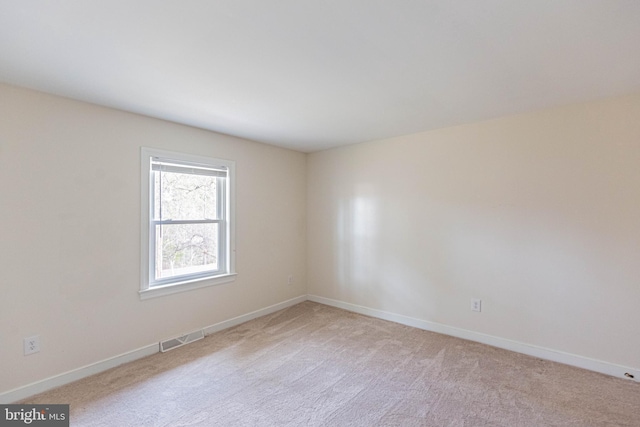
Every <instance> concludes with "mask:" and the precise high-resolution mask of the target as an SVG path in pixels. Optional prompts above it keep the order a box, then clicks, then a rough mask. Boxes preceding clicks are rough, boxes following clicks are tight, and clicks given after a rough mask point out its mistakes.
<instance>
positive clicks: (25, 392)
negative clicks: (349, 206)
mask: <svg viewBox="0 0 640 427" xmlns="http://www.w3.org/2000/svg"><path fill="white" fill-rule="evenodd" d="M306 300H307V296H306V295H302V296H299V297H296V298H292V299H290V300H287V301H283V302H281V303H278V304H274V305H271V306H269V307H265V308H263V309H260V310H256V311H253V312H251V313H248V314H244V315H242V316H238V317H234V318H233V319H229V320H225V321H224V322H220V323H216V324H215V325H211V326H208V327H206V328H203V329H204V333H205V335H209V334H212V333H214V332H218V331H221V330H223V329H227V328H230V327H232V326H236V325H239V324H241V323H244V322H247V321H249V320H252V319H255V318H257V317H260V316H264V315H266V314H271V313H274V312H276V311H278V310H282V309H283V308H287V307H291V306H292V305H295V304H298V303H301V302H303V301H306ZM159 351H160V350H159V343H155V344H150V345H147V346H145V347H142V348H139V349H137V350H133V351H130V352H127V353H124V354H121V355H118V356H115V357H111V358H109V359H105V360H101V361H99V362H96V363H92V364H90V365H86V366H83V367H81V368H77V369H74V370H71V371H69V372H65V373H62V374H59V375H55V376H53V377H50V378H46V379H44V380H41V381H36V382H34V383H31V384H27V385H25V386H22V387H18V388H15V389H13V390H9V391H5V392H2V393H0V404H7V403H13V402H18V401H20V400H23V399H26V398H28V397H30V396H34V395H36V394H39V393H42V392H45V391H47V390H51V389H52V388H56V387H60V386H62V385H65V384H69V383H71V382H73V381H77V380H79V379H82V378H85V377H88V376H91V375H95V374H98V373H100V372H103V371H106V370H107V369H111V368H115V367H116V366H119V365H122V364H124V363H128V362H132V361H134V360H137V359H141V358H143V357H146V356H151V355H152V354H155V353H158V352H159Z"/></svg>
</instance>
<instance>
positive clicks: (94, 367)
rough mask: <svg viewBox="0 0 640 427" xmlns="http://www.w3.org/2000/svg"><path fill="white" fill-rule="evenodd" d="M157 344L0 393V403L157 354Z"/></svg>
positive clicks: (15, 400)
mask: <svg viewBox="0 0 640 427" xmlns="http://www.w3.org/2000/svg"><path fill="white" fill-rule="evenodd" d="M158 348H159V347H158V343H156V344H150V345H147V346H144V347H141V348H139V349H137V350H133V351H129V352H127V353H123V354H120V355H118V356H115V357H111V358H109V359H105V360H101V361H99V362H96V363H92V364H90V365H86V366H83V367H81V368H77V369H73V370H71V371H68V372H64V373H62V374H59V375H56V376H53V377H49V378H46V379H44V380H41V381H36V382H34V383H31V384H27V385H25V386H22V387H18V388H15V389H13V390H9V391H5V392H4V393H0V403H3V404H5V403H13V402H17V401H20V400H22V399H26V398H28V397H29V396H34V395H36V394H39V393H42V392H45V391H47V390H51V389H52V388H56V387H60V386H62V385H65V384H69V383H71V382H73V381H77V380H79V379H82V378H85V377H88V376H91V375H95V374H98V373H100V372H103V371H106V370H107V369H111V368H115V367H116V366H119V365H122V364H124V363H128V362H132V361H134V360H137V359H141V358H143V357H146V356H150V355H152V354H155V353H157V352H158Z"/></svg>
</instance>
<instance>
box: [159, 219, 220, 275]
mask: <svg viewBox="0 0 640 427" xmlns="http://www.w3.org/2000/svg"><path fill="white" fill-rule="evenodd" d="M218 227H219V224H217V223H213V224H163V225H156V271H155V276H156V280H158V279H163V278H167V277H173V276H180V275H183V274H193V273H202V272H206V271H215V270H218Z"/></svg>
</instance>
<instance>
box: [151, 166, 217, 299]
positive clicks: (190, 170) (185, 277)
mask: <svg viewBox="0 0 640 427" xmlns="http://www.w3.org/2000/svg"><path fill="white" fill-rule="evenodd" d="M185 165H188V166H182V164H181V162H180V163H179V162H176V161H172V162H170V163H169V162H167V163H159V160H158V158H152V159H151V168H150V169H151V170H150V171H149V176H150V178H149V193H150V209H149V288H150V289H151V288H154V287H160V286H166V285H173V284H176V282H180V281H191V280H198V279H202V278H206V277H213V276H218V275H223V274H227V273H229V268H228V262H227V246H228V239H227V223H226V217H227V180H226V178H227V170H226V169H227V168H226V167H224V170H223V169H222V168H220V169H215V168H211V167H210V166H206V167H199V168H194V167H192V166H194V165H195V164H190V163H188V162H185ZM156 172H159V173H162V172H168V173H180V174H194V175H205V176H215V177H217V178H216V180H217V182H216V217H217V218H216V219H210V218H203V219H192V220H181V219H177V220H176V219H154V218H153V214H154V211H153V206H155V201H156V200H155V199H156V197H155V179H154V175H155V173H156ZM211 223H213V224H219V227H218V241H217V249H218V250H217V252H218V253H217V260H218V268H217V269H212V270H207V271H203V272H200V273H188V274H182V275H175V276H171V277H163V278H156V266H157V265H156V263H157V259H156V251H157V240H156V232H155V228H156V226H157V225H165V224H166V225H172V224H173V225H179V224H211Z"/></svg>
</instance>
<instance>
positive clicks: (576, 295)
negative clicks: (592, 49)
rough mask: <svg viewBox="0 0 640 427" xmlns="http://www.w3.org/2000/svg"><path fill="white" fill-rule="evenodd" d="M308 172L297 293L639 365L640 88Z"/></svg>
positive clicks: (397, 145)
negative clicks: (476, 303) (305, 286)
mask: <svg viewBox="0 0 640 427" xmlns="http://www.w3.org/2000/svg"><path fill="white" fill-rule="evenodd" d="M308 167H309V175H308V229H309V233H308V275H309V294H312V295H318V296H321V297H325V298H331V299H335V300H339V301H343V302H347V303H352V304H357V305H361V306H365V307H369V308H373V309H377V310H384V311H387V312H391V313H396V314H401V315H405V316H409V317H413V318H417V319H421V320H425V321H431V322H438V323H441V324H444V325H449V326H452V327H457V328H463V329H466V330H470V331H474V332H479V333H484V334H489V335H493V336H497V337H501V338H504V339H510V340H515V341H519V342H522V343H525V344H530V345H535V346H541V347H546V348H549V349H553V350H558V351H564V352H568V353H571V354H576V355H580V356H583V357H587V358H594V359H599V360H602V361H605V362H609V363H615V364H620V365H625V366H630V367H636V368H638V367H640V361H639V359H638V357H639V355H640V340H638V339H637V336H638V331H637V327H638V325H640V307H639V306H638V302H639V301H640V96H629V97H623V98H617V99H610V100H605V101H602V102H594V103H588V104H581V105H573V106H569V107H565V108H557V109H552V110H545V111H541V112H537V113H534V114H526V115H520V116H514V117H507V118H502V119H498V120H493V121H488V122H482V123H476V124H470V125H465V126H459V127H454V128H447V129H442V130H438V131H432V132H425V133H420V134H416V135H411V136H406V137H399V138H393V139H389V140H384V141H377V142H370V143H364V144H359V145H354V146H349V147H345V148H338V149H332V150H327V151H323V152H318V153H314V154H311V155H309V158H308ZM471 298H481V299H482V301H483V311H482V313H475V312H472V311H470V299H471Z"/></svg>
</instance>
